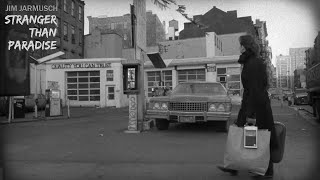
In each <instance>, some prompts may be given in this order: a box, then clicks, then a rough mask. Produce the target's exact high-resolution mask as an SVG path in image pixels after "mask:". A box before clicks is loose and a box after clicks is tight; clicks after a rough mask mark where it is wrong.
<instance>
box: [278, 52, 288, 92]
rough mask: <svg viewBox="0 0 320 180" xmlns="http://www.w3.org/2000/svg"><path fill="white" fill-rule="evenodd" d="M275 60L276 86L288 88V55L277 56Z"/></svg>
mask: <svg viewBox="0 0 320 180" xmlns="http://www.w3.org/2000/svg"><path fill="white" fill-rule="evenodd" d="M276 61H277V62H276V68H277V87H278V88H285V89H288V88H290V84H289V83H290V76H289V72H290V56H283V55H280V56H277V57H276Z"/></svg>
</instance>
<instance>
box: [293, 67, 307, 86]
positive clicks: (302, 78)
mask: <svg viewBox="0 0 320 180" xmlns="http://www.w3.org/2000/svg"><path fill="white" fill-rule="evenodd" d="M294 87H295V88H306V71H305V70H304V69H296V70H294Z"/></svg>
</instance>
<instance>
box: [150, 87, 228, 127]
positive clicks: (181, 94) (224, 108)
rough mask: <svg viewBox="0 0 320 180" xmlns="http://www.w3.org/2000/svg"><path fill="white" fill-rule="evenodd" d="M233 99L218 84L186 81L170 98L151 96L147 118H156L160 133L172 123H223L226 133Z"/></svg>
mask: <svg viewBox="0 0 320 180" xmlns="http://www.w3.org/2000/svg"><path fill="white" fill-rule="evenodd" d="M231 106H232V105H231V98H230V97H229V96H228V93H227V90H226V88H225V87H224V86H223V85H222V84H221V83H217V82H183V83H180V84H178V85H177V86H176V87H175V88H174V89H173V90H172V93H171V94H170V95H169V96H162V97H152V98H151V99H150V101H149V106H148V109H147V113H146V117H147V118H150V119H155V121H156V127H157V129H159V130H167V129H168V127H169V123H196V122H208V121H224V122H225V128H224V130H225V131H227V130H228V128H229V123H228V121H229V119H230V116H231Z"/></svg>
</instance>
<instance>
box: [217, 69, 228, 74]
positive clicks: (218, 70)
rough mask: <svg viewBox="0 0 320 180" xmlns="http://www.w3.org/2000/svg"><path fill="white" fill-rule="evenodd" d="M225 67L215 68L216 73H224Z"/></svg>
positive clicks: (225, 71)
mask: <svg viewBox="0 0 320 180" xmlns="http://www.w3.org/2000/svg"><path fill="white" fill-rule="evenodd" d="M226 73H227V68H217V74H226Z"/></svg>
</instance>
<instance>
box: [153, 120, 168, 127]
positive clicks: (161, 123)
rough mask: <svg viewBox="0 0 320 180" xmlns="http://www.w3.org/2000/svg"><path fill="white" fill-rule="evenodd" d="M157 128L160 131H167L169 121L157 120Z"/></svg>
mask: <svg viewBox="0 0 320 180" xmlns="http://www.w3.org/2000/svg"><path fill="white" fill-rule="evenodd" d="M156 127H157V129H158V130H167V129H168V128H169V121H168V120H166V119H156Z"/></svg>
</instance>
